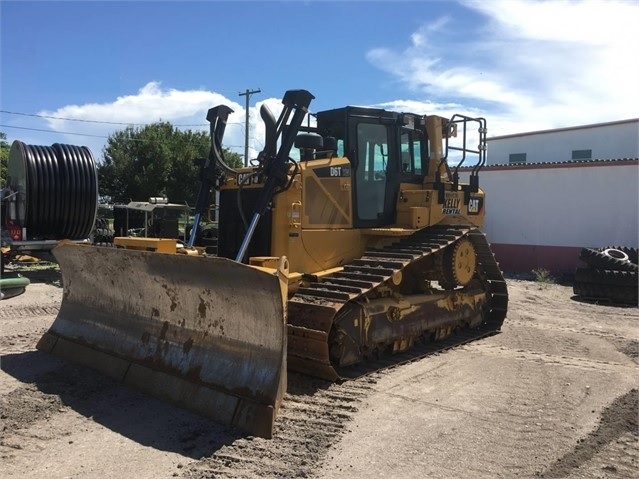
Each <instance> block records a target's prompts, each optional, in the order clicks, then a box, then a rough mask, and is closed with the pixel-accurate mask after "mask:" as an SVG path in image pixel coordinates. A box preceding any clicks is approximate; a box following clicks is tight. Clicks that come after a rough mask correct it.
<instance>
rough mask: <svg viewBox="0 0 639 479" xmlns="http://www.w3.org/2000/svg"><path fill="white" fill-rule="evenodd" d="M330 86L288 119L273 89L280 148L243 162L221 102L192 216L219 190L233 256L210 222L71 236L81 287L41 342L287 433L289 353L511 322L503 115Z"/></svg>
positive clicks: (338, 364)
mask: <svg viewBox="0 0 639 479" xmlns="http://www.w3.org/2000/svg"><path fill="white" fill-rule="evenodd" d="M313 99H314V96H313V95H312V94H311V93H309V92H308V91H306V90H289V91H287V92H286V93H285V95H284V98H283V100H282V103H283V109H282V112H281V114H280V115H279V117H278V119H277V120H276V119H275V116H274V115H273V114H272V113H271V112H270V110H269V109H268V108H266V107H265V106H263V107H262V109H261V112H260V114H261V117H262V120H263V121H264V125H265V130H266V135H265V140H264V145H265V146H264V149H263V150H262V151H261V152H260V153H259V155H258V157H257V159H255V160H253V161H252V162H251V163H252V164H251V166H248V167H245V168H242V169H237V170H236V169H232V168H230V167H228V166H227V164H226V163H225V161H224V157H223V153H222V140H223V136H224V131H225V127H226V123H227V119H228V116H229V115H230V113H232V110H231V109H230V108H228V107H227V106H224V105H221V106H217V107H215V108H211V109H210V110H209V111H208V114H207V120H208V121H209V122H210V132H211V148H210V152H209V155H208V157H207V158H206V159H203V160H201V161H200V163H199V164H200V181H201V186H200V191H199V195H198V199H197V204H196V208H195V219H194V222H193V225H192V229H191V231H193V232H196V231H197V229H198V226H199V224H200V220H201V218H202V216H203V215H206V212H207V211H208V208H209V206H210V199H211V193H212V191H213V190H214V189H215V190H218V191H219V228H218V251H217V255H210V254H205V253H204V252H203V251H202V249H201V248H199V249H198V248H197V247H195V245H194V237H195V234H192V235H191V236H190V238H189V240H188V243H187V244H184V245H180V244H178V243H176V241H175V240H166V239H151V238H122V239H119V238H115V240H114V244H115V247H104V246H85V245H77V244H72V243H67V244H62V245H60V246H58V247H57V248H56V249H55V250H54V254H55V256H56V258H57V260H58V262H59V264H60V268H61V271H62V276H63V286H64V291H63V300H62V304H61V307H60V311H59V314H58V316H57V318H56V319H55V321H54V323H53V325H52V326H51V328H50V330H49V331H48V332H47V333H45V334H44V336H43V337H42V339H41V340H40V341H39V343H38V346H37V347H38V349H40V350H44V351H48V352H51V353H52V354H54V355H57V356H61V357H64V358H67V359H69V360H72V361H76V362H79V363H81V364H84V365H87V366H90V367H92V368H95V369H97V370H99V371H102V372H103V373H105V374H108V375H110V376H112V377H115V378H117V379H119V380H121V381H123V382H124V383H126V384H129V385H131V386H133V387H136V388H138V389H141V390H143V391H146V392H148V393H150V394H152V395H154V396H157V397H160V398H163V399H166V400H168V401H171V402H173V403H175V404H178V405H180V406H183V407H186V408H188V409H191V410H195V411H197V412H199V413H202V414H204V415H207V416H209V417H211V418H213V419H215V420H217V421H220V422H222V423H225V424H230V425H233V426H236V427H238V428H241V429H242V430H244V431H246V432H248V433H250V434H253V435H257V436H262V437H271V436H272V434H273V426H274V421H275V417H276V414H277V411H278V408H279V406H280V404H281V401H282V397H283V394H284V392H285V391H286V379H287V369H289V370H294V371H299V372H302V373H305V374H309V375H313V376H317V377H320V378H324V379H327V380H330V381H338V380H342V379H347V378H352V377H356V376H358V375H361V374H365V373H366V372H368V371H370V370H371V369H375V368H379V367H383V366H384V365H385V364H387V361H388V359H389V358H390V361H391V363H392V362H393V361H402V360H405V358H407V357H409V358H417V357H420V356H423V355H426V354H428V353H429V352H432V351H437V350H442V349H446V348H449V347H451V346H454V345H457V344H461V343H465V342H468V341H471V340H474V339H477V338H481V337H484V336H487V335H490V334H494V333H495V332H497V331H499V330H500V327H501V325H502V323H503V321H504V318H505V316H506V311H507V305H508V292H507V288H506V283H505V281H504V278H503V275H502V273H501V271H500V269H499V266H498V264H497V262H496V261H495V258H494V256H493V254H492V252H491V250H490V247H489V244H488V242H487V240H486V237H485V235H484V234H483V233H482V232H481V231H480V228H481V226H482V225H483V221H484V212H485V196H484V192H483V191H482V190H481V188H480V187H479V171H480V169H481V167H482V166H483V165H484V163H485V160H486V148H485V145H486V121H485V119H483V118H470V117H466V116H463V115H455V116H453V117H452V118H449V119H446V118H442V117H439V116H435V115H417V114H411V113H397V112H391V111H386V110H382V109H377V108H364V107H355V106H347V107H344V108H338V109H333V110H328V111H321V112H318V113H314V114H311V113H310V111H309V106H310V103H311V101H312V100H313ZM311 118H313V121H311ZM471 137H476V138H478V140H477V146H476V147H475V148H471V147H469V145H468V143H470V141H471V139H470V138H471ZM294 147H295V149H294ZM295 151H298V152H299V157H297V156H298V155H297V154H294V153H295ZM449 155H451V157H452V155H456V165H455V166H454V167H451V166H450V165H449V163H451V164H452V161H450V162H449ZM292 156H296V158H295V159H293V158H292ZM471 163H472V164H471ZM464 164H467V165H469V166H470V168H466V169H465V170H466V173H467V174H468V175H469V176H468V181H467V182H464V183H462V182H460V170H459V169H460V167H461V166H462V165H464ZM407 355H408V356H407ZM402 358H404V359H402Z"/></svg>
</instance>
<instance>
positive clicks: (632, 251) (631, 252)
mask: <svg viewBox="0 0 639 479" xmlns="http://www.w3.org/2000/svg"><path fill="white" fill-rule="evenodd" d="M608 248H614V249H618V250H620V251H623V252H624V253H625V254H627V255H628V261H630V262H631V263H633V264H637V262H638V261H639V259H638V258H637V256H638V254H637V248H629V247H628V246H606V248H604V249H608Z"/></svg>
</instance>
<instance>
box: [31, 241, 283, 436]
mask: <svg viewBox="0 0 639 479" xmlns="http://www.w3.org/2000/svg"><path fill="white" fill-rule="evenodd" d="M54 255H55V257H56V259H57V260H58V262H59V263H60V268H61V272H62V278H63V283H64V292H63V299H62V304H61V306H60V312H59V314H58V316H57V318H56V319H55V321H54V323H53V325H52V326H51V328H50V330H49V332H48V333H46V334H45V336H43V338H42V339H41V340H40V342H39V344H38V348H39V349H42V350H46V351H49V352H51V353H52V354H54V355H58V356H62V357H65V358H67V359H70V360H73V361H76V362H80V363H82V364H84V365H87V366H90V367H94V368H96V369H98V370H100V371H102V372H104V373H106V374H109V375H111V376H113V377H115V378H116V379H118V380H122V381H124V382H125V383H127V384H130V385H132V386H134V387H137V388H139V389H142V390H144V391H146V392H149V393H151V394H153V395H156V396H159V397H161V398H163V399H167V400H169V401H172V402H174V403H177V404H179V405H181V406H184V407H186V408H189V409H193V410H196V411H198V412H200V413H202V414H205V415H207V416H209V417H212V418H213V419H216V420H218V421H220V422H223V423H226V424H231V425H234V426H237V427H240V428H241V429H244V430H245V431H248V432H250V433H251V434H254V435H259V436H263V437H270V435H271V434H272V427H273V421H274V418H275V415H276V413H277V409H278V407H279V404H280V402H281V398H282V395H283V392H284V391H285V390H286V319H285V314H286V312H285V304H286V301H285V300H283V298H286V291H285V286H284V285H285V283H286V282H285V281H280V279H281V278H278V275H277V274H271V273H268V272H264V271H260V270H258V269H255V268H252V267H250V266H246V265H243V264H240V263H236V262H234V261H230V260H227V259H224V258H204V257H196V256H188V255H179V254H162V253H155V252H147V251H135V250H126V249H116V248H101V247H87V246H80V245H72V244H65V245H61V246H59V247H58V248H56V249H55V250H54ZM283 290H284V291H283Z"/></svg>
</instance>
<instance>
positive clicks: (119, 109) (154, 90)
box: [38, 82, 245, 159]
mask: <svg viewBox="0 0 639 479" xmlns="http://www.w3.org/2000/svg"><path fill="white" fill-rule="evenodd" d="M220 104H224V105H228V106H229V107H230V108H231V109H233V113H232V114H231V116H230V117H229V119H228V124H227V128H226V132H225V137H224V144H225V145H226V146H228V147H232V148H231V149H232V150H233V151H237V152H238V153H241V154H243V152H244V146H243V145H244V121H245V118H244V108H243V107H242V106H241V105H240V104H239V103H237V102H235V101H232V100H230V99H228V98H226V97H225V96H223V95H221V94H219V93H216V92H211V91H206V90H176V89H164V88H162V86H161V84H160V83H159V82H149V83H147V84H146V85H144V86H143V87H142V88H140V89H139V90H138V92H137V93H136V94H132V95H125V96H121V97H118V98H116V99H115V100H114V101H112V102H106V103H88V104H84V105H67V106H63V107H61V108H58V109H56V110H53V111H40V112H38V114H39V115H42V116H46V117H54V118H47V119H46V127H47V128H49V129H52V130H54V131H56V132H73V133H75V135H73V136H71V135H69V136H67V137H65V138H64V140H61V139H60V137H59V135H57V136H56V138H55V139H54V140H53V141H58V142H68V143H72V144H83V145H86V146H89V148H91V150H92V152H93V154H94V156H95V157H96V159H98V158H99V157H101V153H102V148H103V146H104V145H105V143H106V139H105V138H99V137H107V136H109V135H110V134H112V133H114V132H115V131H117V130H122V129H124V128H126V127H127V125H132V126H139V125H141V124H148V123H154V122H157V121H169V122H171V123H173V124H174V125H179V127H180V128H183V129H187V128H188V129H191V130H204V131H208V129H209V127H208V123H207V121H206V113H207V111H208V109H209V108H211V107H214V106H217V105H220ZM58 118H69V119H74V120H84V121H69V120H64V119H58ZM109 122H111V123H109ZM78 134H83V135H87V136H78ZM89 135H95V136H89ZM53 141H52V142H53Z"/></svg>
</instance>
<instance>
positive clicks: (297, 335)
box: [288, 226, 508, 380]
mask: <svg viewBox="0 0 639 479" xmlns="http://www.w3.org/2000/svg"><path fill="white" fill-rule="evenodd" d="M464 236H466V237H467V238H468V239H470V241H471V242H472V244H473V246H474V248H475V252H476V255H477V263H478V264H477V272H478V275H479V277H480V278H481V280H482V282H483V284H484V285H485V288H486V294H487V302H488V304H487V307H486V308H485V310H484V318H483V322H482V324H481V325H480V326H479V327H477V328H473V329H464V330H462V331H461V332H458V333H457V334H453V335H452V336H449V337H448V338H447V339H445V340H443V341H437V342H430V341H428V342H418V343H416V344H415V346H414V347H412V348H411V349H410V350H409V351H407V352H405V353H402V354H398V355H393V356H392V357H385V358H381V359H376V360H373V361H366V362H363V363H359V364H357V365H355V366H353V367H349V368H338V367H335V366H334V365H332V364H331V360H330V354H329V350H330V347H331V338H330V334H331V328H332V327H333V324H334V323H335V321H336V320H337V318H339V315H340V314H341V313H342V312H343V311H345V307H346V305H347V304H348V303H352V302H355V301H357V300H358V299H362V298H364V297H365V296H366V295H367V294H369V293H371V292H374V290H375V289H376V288H378V287H380V286H381V285H383V284H384V283H386V282H388V281H390V280H391V278H393V276H394V275H397V274H401V273H402V271H403V270H404V269H405V268H406V267H407V266H408V265H410V264H411V263H413V262H415V261H417V260H421V259H423V258H425V257H426V256H429V255H433V254H435V253H437V252H440V251H442V250H443V249H445V248H446V247H448V246H450V245H452V244H453V243H455V242H456V241H457V240H459V239H460V238H462V237H464ZM288 307H289V314H288V318H289V324H288V365H289V369H293V370H296V371H300V372H304V373H307V374H312V375H315V376H318V377H321V378H324V379H328V380H337V379H340V378H354V377H358V376H361V375H364V374H367V373H370V372H371V371H375V370H379V369H383V368H385V367H388V366H391V365H396V364H401V363H404V362H408V361H412V360H415V359H419V358H421V357H424V356H426V355H428V354H432V353H435V352H438V351H442V350H445V349H449V348H451V347H454V346H456V345H459V344H464V343H467V342H469V341H473V340H476V339H479V338H482V337H484V336H487V335H490V334H494V333H495V332H497V331H499V330H500V328H501V325H502V323H503V321H504V319H505V317H506V311H507V307H508V291H507V288H506V282H505V280H504V277H503V275H502V273H501V271H500V269H499V265H498V264H497V262H496V261H495V257H494V255H493V254H492V252H491V250H490V246H489V244H488V242H487V241H486V237H485V236H484V234H482V233H481V232H480V231H479V230H478V229H476V228H471V227H467V226H437V227H432V228H427V229H425V230H422V231H419V232H418V233H415V234H414V235H411V236H409V237H407V238H404V239H402V240H400V241H398V242H397V243H395V244H393V245H391V246H388V247H386V248H383V249H371V250H367V251H366V252H365V254H364V256H363V257H362V258H360V259H357V260H355V261H354V262H353V263H352V264H349V265H346V266H345V268H344V270H343V271H340V272H338V273H335V274H332V275H330V276H327V277H324V278H322V280H321V281H313V282H311V283H310V284H309V286H308V287H304V288H300V289H299V290H298V292H297V294H296V295H295V296H294V297H293V298H292V299H291V300H290V301H289V306H288Z"/></svg>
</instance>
